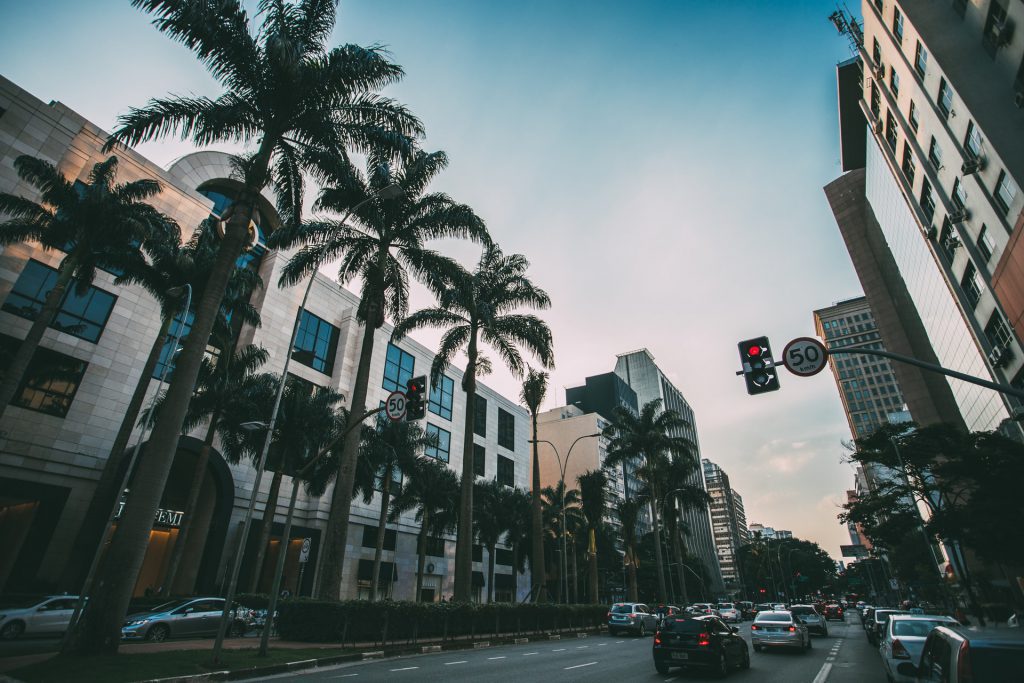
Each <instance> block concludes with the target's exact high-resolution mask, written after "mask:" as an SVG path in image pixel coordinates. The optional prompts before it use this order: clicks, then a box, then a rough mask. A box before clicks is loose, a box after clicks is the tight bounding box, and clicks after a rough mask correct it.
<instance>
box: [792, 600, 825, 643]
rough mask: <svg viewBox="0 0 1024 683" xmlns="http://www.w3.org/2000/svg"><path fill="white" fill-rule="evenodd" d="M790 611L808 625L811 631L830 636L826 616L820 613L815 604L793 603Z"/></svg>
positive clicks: (798, 619)
mask: <svg viewBox="0 0 1024 683" xmlns="http://www.w3.org/2000/svg"><path fill="white" fill-rule="evenodd" d="M789 611H790V612H792V613H793V616H794V617H796V619H797V621H799V622H800V623H802V624H803V625H804V626H806V627H807V630H808V631H809V632H810V633H817V634H818V635H822V636H825V637H828V624H827V623H825V617H823V616H821V614H819V613H818V610H817V608H816V607H815V606H814V605H793V606H792V607H790V608H789Z"/></svg>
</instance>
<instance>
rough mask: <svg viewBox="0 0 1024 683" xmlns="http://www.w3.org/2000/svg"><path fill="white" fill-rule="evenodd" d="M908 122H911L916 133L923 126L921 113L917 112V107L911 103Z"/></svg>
mask: <svg viewBox="0 0 1024 683" xmlns="http://www.w3.org/2000/svg"><path fill="white" fill-rule="evenodd" d="M907 120H908V121H909V122H910V127H911V128H913V129H914V132H915V133H916V132H917V129H918V128H919V127H920V125H921V118H920V112H918V111H917V105H916V104H914V103H913V102H911V103H910V115H909V116H908V117H907Z"/></svg>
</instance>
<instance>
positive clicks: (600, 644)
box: [597, 643, 608, 647]
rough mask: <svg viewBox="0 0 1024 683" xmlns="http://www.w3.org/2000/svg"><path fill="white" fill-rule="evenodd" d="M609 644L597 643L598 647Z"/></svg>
mask: <svg viewBox="0 0 1024 683" xmlns="http://www.w3.org/2000/svg"><path fill="white" fill-rule="evenodd" d="M607 644H608V643H598V644H597V646H598V647H604V646H605V645H607Z"/></svg>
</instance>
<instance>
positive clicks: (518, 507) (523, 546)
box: [500, 486, 533, 601]
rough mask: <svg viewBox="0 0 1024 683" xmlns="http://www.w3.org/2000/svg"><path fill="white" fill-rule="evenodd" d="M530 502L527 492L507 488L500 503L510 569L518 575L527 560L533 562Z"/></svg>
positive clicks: (524, 569) (524, 567) (523, 568)
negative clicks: (510, 557)
mask: <svg viewBox="0 0 1024 683" xmlns="http://www.w3.org/2000/svg"><path fill="white" fill-rule="evenodd" d="M532 501H533V497H532V496H531V495H530V494H529V493H528V492H527V491H524V490H523V489H520V488H509V487H507V486H506V487H505V490H504V491H503V492H502V497H501V501H500V504H501V508H502V510H503V512H504V516H505V528H506V531H505V543H506V544H507V545H508V546H509V548H510V549H511V552H512V567H513V569H514V570H515V571H516V573H518V574H522V573H523V572H525V571H526V563H527V561H528V560H529V561H530V562H531V563H532V562H533V560H532V559H531V551H530V548H531V543H532V540H533V522H532V519H531V516H532V511H531V506H532ZM514 600H515V596H513V601H514Z"/></svg>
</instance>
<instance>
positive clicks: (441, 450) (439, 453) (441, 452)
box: [423, 422, 452, 462]
mask: <svg viewBox="0 0 1024 683" xmlns="http://www.w3.org/2000/svg"><path fill="white" fill-rule="evenodd" d="M434 435H436V436H437V445H436V446H427V447H426V448H424V449H423V452H424V453H425V454H426V455H428V456H430V457H431V458H436V459H438V460H440V461H441V462H448V457H449V452H450V451H451V447H452V433H451V432H449V431H448V430H447V429H441V428H440V427H438V426H437V425H434V424H430V423H429V422H428V423H427V436H434Z"/></svg>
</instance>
